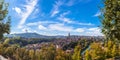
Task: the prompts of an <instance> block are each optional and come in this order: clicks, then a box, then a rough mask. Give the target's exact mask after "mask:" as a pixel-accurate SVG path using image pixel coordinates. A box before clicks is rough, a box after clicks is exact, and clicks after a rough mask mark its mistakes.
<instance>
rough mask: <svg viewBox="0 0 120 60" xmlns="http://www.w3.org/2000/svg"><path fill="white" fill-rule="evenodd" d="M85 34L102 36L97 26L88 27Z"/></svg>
mask: <svg viewBox="0 0 120 60" xmlns="http://www.w3.org/2000/svg"><path fill="white" fill-rule="evenodd" d="M86 34H87V35H90V36H103V34H102V33H101V30H100V28H98V27H94V28H89V29H88V30H87V31H86Z"/></svg>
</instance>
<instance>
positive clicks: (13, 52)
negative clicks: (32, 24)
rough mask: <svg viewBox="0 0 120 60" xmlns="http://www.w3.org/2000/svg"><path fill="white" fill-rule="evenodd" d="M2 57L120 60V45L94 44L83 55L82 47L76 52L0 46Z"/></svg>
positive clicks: (51, 46)
mask: <svg viewBox="0 0 120 60" xmlns="http://www.w3.org/2000/svg"><path fill="white" fill-rule="evenodd" d="M0 55H2V56H4V57H5V58H8V59H11V60H106V59H112V60H115V59H120V44H117V43H115V42H112V41H108V42H106V43H104V44H103V43H102V42H99V43H98V42H94V43H92V44H91V45H90V48H89V49H86V50H85V53H84V54H83V55H82V48H81V45H79V44H78V45H77V46H76V47H75V48H74V51H68V50H65V51H64V50H63V49H61V48H56V46H55V45H54V44H50V45H43V46H42V48H41V49H37V50H34V49H30V50H28V49H25V48H20V47H17V46H15V45H9V44H5V43H3V44H0Z"/></svg>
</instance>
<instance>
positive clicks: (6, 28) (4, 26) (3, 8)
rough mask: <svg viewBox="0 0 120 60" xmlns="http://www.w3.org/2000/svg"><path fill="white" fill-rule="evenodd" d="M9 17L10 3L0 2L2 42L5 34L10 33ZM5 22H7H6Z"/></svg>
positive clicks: (0, 35)
mask: <svg viewBox="0 0 120 60" xmlns="http://www.w3.org/2000/svg"><path fill="white" fill-rule="evenodd" d="M7 15H8V3H4V0H3V1H2V2H0V40H1V39H2V38H3V34H4V33H9V32H10V17H9V16H7ZM4 20H7V21H6V22H4Z"/></svg>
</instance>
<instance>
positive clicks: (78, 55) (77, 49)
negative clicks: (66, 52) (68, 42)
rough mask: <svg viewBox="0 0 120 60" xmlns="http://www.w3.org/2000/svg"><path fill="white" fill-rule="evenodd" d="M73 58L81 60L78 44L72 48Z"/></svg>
mask: <svg viewBox="0 0 120 60" xmlns="http://www.w3.org/2000/svg"><path fill="white" fill-rule="evenodd" d="M72 58H73V60H82V57H81V48H80V45H77V46H76V47H75V49H74V54H73V56H72Z"/></svg>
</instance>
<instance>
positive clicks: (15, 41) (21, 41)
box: [1, 37, 56, 47]
mask: <svg viewBox="0 0 120 60" xmlns="http://www.w3.org/2000/svg"><path fill="white" fill-rule="evenodd" d="M54 40H56V38H51V39H47V38H29V39H27V38H20V37H15V38H4V39H3V40H1V42H4V41H6V42H7V43H8V44H11V45H14V44H16V45H18V46H20V47H24V46H26V45H28V44H36V43H42V42H52V41H54Z"/></svg>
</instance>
